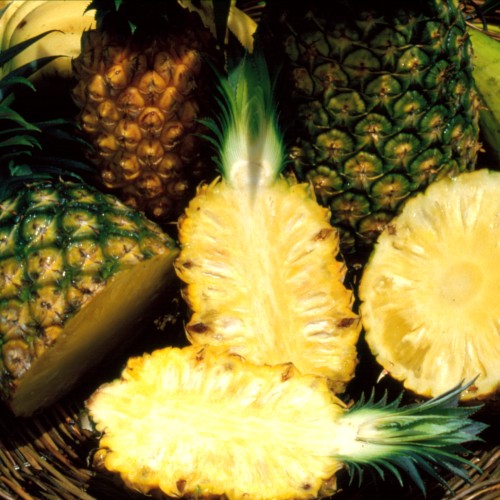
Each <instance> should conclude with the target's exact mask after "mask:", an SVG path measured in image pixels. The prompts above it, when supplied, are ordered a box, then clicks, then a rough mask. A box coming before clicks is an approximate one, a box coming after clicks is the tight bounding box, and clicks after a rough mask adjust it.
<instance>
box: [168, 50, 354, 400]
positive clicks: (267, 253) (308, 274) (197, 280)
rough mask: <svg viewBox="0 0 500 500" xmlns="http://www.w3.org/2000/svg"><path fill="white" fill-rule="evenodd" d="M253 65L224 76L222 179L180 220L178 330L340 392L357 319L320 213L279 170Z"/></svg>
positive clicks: (267, 98)
mask: <svg viewBox="0 0 500 500" xmlns="http://www.w3.org/2000/svg"><path fill="white" fill-rule="evenodd" d="M262 64H264V63H262V61H260V62H259V60H258V59H255V60H250V59H249V60H247V61H245V60H244V61H243V63H242V64H241V65H240V66H239V67H237V68H236V69H235V70H234V72H233V73H232V74H231V75H230V77H229V81H228V83H227V84H225V87H224V97H225V99H226V105H227V109H226V110H225V111H226V113H225V117H226V118H227V122H224V123H223V124H222V127H223V128H224V130H219V128H218V127H217V126H215V127H213V128H215V130H216V132H217V134H218V135H219V138H221V139H222V141H221V144H218V146H219V147H220V154H221V171H222V173H223V178H222V179H219V180H216V181H215V182H213V183H212V184H210V185H205V186H202V187H201V188H199V189H198V192H197V195H196V197H195V198H194V199H193V200H192V201H191V203H190V204H189V206H188V208H187V210H186V212H185V215H184V217H183V218H182V219H181V221H180V225H179V240H180V243H181V247H182V248H181V254H180V256H179V259H178V260H177V262H176V269H177V272H178V275H179V277H180V278H181V279H182V280H183V281H184V282H185V284H186V288H185V294H184V296H185V298H186V300H187V302H188V304H189V306H190V308H191V310H192V313H193V315H192V318H191V320H190V322H189V324H188V325H187V333H188V337H189V340H190V341H191V342H192V343H194V344H214V345H223V346H226V347H230V348H231V350H232V352H234V353H237V354H240V355H242V356H244V357H245V358H248V359H249V360H251V361H252V362H255V363H262V364H280V363H287V362H292V363H293V364H294V365H295V366H296V367H297V368H298V369H299V370H300V371H301V372H303V373H310V374H315V375H324V376H326V377H327V378H329V379H330V381H331V384H332V387H334V388H335V390H336V391H338V392H341V391H343V390H344V388H345V384H346V383H347V382H349V381H350V380H351V378H352V377H353V375H354V370H355V367H356V363H357V351H356V343H357V340H358V336H359V332H360V321H359V318H358V316H357V315H356V314H355V313H354V312H353V309H352V304H353V293H352V291H351V290H349V289H348V288H347V286H346V285H345V284H344V278H345V271H346V267H345V265H344V263H343V262H342V261H341V259H340V258H339V257H340V256H339V236H338V233H337V230H336V229H334V228H333V227H332V226H331V225H330V213H329V211H328V210H327V209H326V208H324V207H321V206H320V205H319V204H318V203H317V202H316V200H315V198H314V194H313V190H312V188H311V187H310V186H309V185H307V184H293V183H292V184H290V183H289V182H288V181H286V180H285V179H284V178H282V177H281V176H280V170H281V168H282V166H283V161H284V156H283V145H282V142H281V137H280V134H279V132H278V131H277V128H276V122H275V118H276V117H275V111H274V108H273V105H272V95H271V83H270V82H269V76H268V75H266V71H267V68H265V64H264V67H262ZM266 78H267V80H266ZM223 85H224V84H223Z"/></svg>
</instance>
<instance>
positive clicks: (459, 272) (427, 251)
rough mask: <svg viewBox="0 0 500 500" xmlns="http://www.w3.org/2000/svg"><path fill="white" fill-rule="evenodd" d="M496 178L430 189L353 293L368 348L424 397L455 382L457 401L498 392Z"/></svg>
mask: <svg viewBox="0 0 500 500" xmlns="http://www.w3.org/2000/svg"><path fill="white" fill-rule="evenodd" d="M499 193H500V173H499V172H493V171H489V170H487V169H482V170H478V171H476V172H473V173H465V174H461V175H459V176H457V177H456V178H453V179H450V178H446V179H442V180H440V181H437V182H435V183H434V184H431V185H430V187H429V188H428V189H427V191H426V192H425V193H424V194H421V195H418V196H417V197H415V198H413V199H411V200H409V201H408V203H407V204H406V205H405V207H404V209H403V211H402V213H401V214H400V215H399V216H398V217H397V218H396V219H394V221H393V222H392V223H391V224H390V225H389V226H388V227H387V228H386V229H385V231H384V232H383V233H382V234H381V236H380V238H379V240H378V242H377V244H376V247H375V250H374V252H373V253H372V256H371V257H370V260H369V262H368V264H367V266H366V268H365V271H364V273H363V276H362V279H361V283H360V289H359V293H360V299H361V301H362V304H361V308H360V312H361V317H362V322H363V325H364V328H365V330H366V341H367V343H368V345H369V347H370V349H371V350H372V352H373V353H374V355H375V356H376V358H377V360H378V362H379V363H380V364H381V365H382V366H383V367H384V368H385V370H386V371H387V372H389V373H390V374H391V375H392V376H393V377H394V378H396V379H398V380H403V381H404V385H405V386H406V387H407V388H408V389H410V390H412V391H414V392H416V393H418V394H421V395H424V396H434V395H436V394H439V393H441V392H443V391H446V390H448V389H450V388H451V387H453V386H454V385H455V384H457V383H458V382H460V381H463V380H466V381H469V380H472V379H474V378H475V377H477V379H476V380H475V383H474V384H473V385H472V386H471V387H470V388H469V389H468V390H467V391H466V392H464V394H463V396H462V398H463V399H464V400H465V399H475V398H485V397H487V396H490V395H492V394H493V393H495V392H496V391H497V390H498V388H499V386H500V267H499V266H498V262H499V261H500V197H499Z"/></svg>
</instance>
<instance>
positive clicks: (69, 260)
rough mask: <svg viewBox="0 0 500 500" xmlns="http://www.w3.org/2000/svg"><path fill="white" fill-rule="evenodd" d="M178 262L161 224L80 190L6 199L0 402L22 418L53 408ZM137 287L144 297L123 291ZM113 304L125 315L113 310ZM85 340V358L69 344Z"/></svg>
mask: <svg viewBox="0 0 500 500" xmlns="http://www.w3.org/2000/svg"><path fill="white" fill-rule="evenodd" d="M176 256H177V249H176V247H175V243H174V241H173V240H172V239H171V238H170V237H169V236H167V234H166V233H164V232H163V231H162V230H161V229H160V227H159V226H157V225H156V224H153V223H152V222H151V221H149V220H147V219H146V217H144V215H143V214H141V213H139V212H136V211H134V210H132V209H130V208H129V207H127V206H125V205H124V204H123V203H121V202H119V201H118V200H117V199H116V198H115V197H114V196H109V195H104V194H102V193H99V192H98V191H96V190H95V189H93V188H91V187H89V186H86V185H84V184H80V183H76V184H75V183H73V182H63V181H60V180H57V181H54V180H51V181H47V182H34V183H32V184H30V185H28V186H27V187H24V188H22V189H21V190H20V191H17V192H16V193H15V194H13V195H12V196H11V197H10V198H7V199H6V200H3V201H2V202H1V203H0V395H1V397H2V399H4V400H6V401H7V402H8V404H9V405H10V406H11V408H12V409H13V411H14V412H15V413H17V414H24V415H28V414H30V413H32V412H33V411H34V410H36V409H38V408H39V407H40V406H42V405H46V404H49V403H50V402H52V400H53V399H54V398H55V397H57V396H59V395H60V393H61V392H63V391H64V390H66V389H67V388H68V387H69V386H70V382H72V381H73V380H74V379H76V373H77V372H79V371H80V372H81V371H82V370H80V368H82V369H83V367H84V366H87V365H88V364H89V363H90V362H93V361H95V360H96V358H97V355H98V352H100V351H102V350H101V349H98V347H97V346H98V345H106V344H107V345H111V344H112V342H113V340H112V339H113V335H111V334H113V332H114V334H116V333H117V330H118V331H122V330H124V331H125V327H127V326H128V325H127V323H130V322H131V321H133V319H136V318H137V316H138V315H139V314H140V313H141V312H142V310H144V308H145V307H146V301H147V300H148V298H149V299H152V298H153V297H154V295H155V293H157V292H158V290H159V289H160V288H162V287H164V286H165V285H166V283H168V282H169V277H168V275H169V274H171V272H172V261H173V260H174V259H175V257H176ZM131 269H134V270H133V271H131ZM152 269H155V271H154V273H153V272H152ZM121 274H123V275H122V276H121V277H120V275H121ZM138 279H142V280H143V281H142V283H141V285H139V286H136V289H137V290H139V289H141V290H143V292H142V293H136V290H132V291H130V290H129V292H130V293H129V292H127V290H128V289H129V288H130V286H131V282H130V280H138ZM148 284H149V285H150V288H149V289H148ZM120 294H126V296H121V295H120ZM131 297H135V299H136V300H135V301H134V300H132V299H131ZM93 301H95V303H93ZM120 301H121V302H123V304H127V306H126V310H125V311H121V310H120V308H119V307H118V308H117V307H116V306H117V305H118V304H119V303H120ZM134 314H135V315H136V316H135V317H134ZM103 315H105V317H103ZM96 318H101V321H97V322H96ZM91 324H92V325H93V327H90V325H91ZM103 325H107V328H104V326H103ZM75 332H76V333H75ZM96 332H100V335H101V337H102V338H101V337H99V336H97V337H98V338H96V337H95V335H97V334H96ZM87 335H88V336H89V339H94V348H95V349H94V352H93V355H92V356H89V354H88V353H89V351H91V350H92V345H90V344H91V343H92V342H91V341H90V340H89V339H83V338H82V339H81V341H80V340H78V339H76V340H75V339H73V338H72V337H73V336H76V337H78V336H87ZM108 337H109V341H108V340H106V339H108ZM85 345H86V346H87V347H85ZM75 353H76V354H75ZM78 353H79V354H78ZM66 355H68V359H71V360H73V365H74V366H71V363H68V362H66V361H65V359H64V358H65V356H66ZM79 356H82V357H83V358H84V359H83V360H81V361H80V360H79ZM50 360H52V362H50ZM62 366H65V368H64V369H63V368H62ZM41 374H44V375H41ZM64 374H66V375H67V377H66V378H67V379H65V376H64ZM70 379H71V380H70ZM44 380H45V383H44Z"/></svg>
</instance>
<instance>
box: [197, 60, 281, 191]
mask: <svg viewBox="0 0 500 500" xmlns="http://www.w3.org/2000/svg"><path fill="white" fill-rule="evenodd" d="M219 89H220V94H221V98H219V99H218V103H219V106H220V109H221V113H220V116H219V117H218V120H217V121H215V120H203V123H204V124H205V125H206V126H207V127H208V128H209V129H210V130H211V131H212V132H213V133H214V134H215V138H214V137H207V139H208V140H209V141H210V142H211V143H212V144H213V145H214V146H215V148H216V150H217V151H218V154H219V156H218V158H217V159H216V161H217V163H218V165H219V169H220V171H221V173H222V175H223V177H224V178H225V180H226V182H228V183H229V184H231V185H232V186H233V187H235V188H240V189H247V190H248V191H249V192H254V191H255V190H256V189H257V188H258V187H259V186H266V185H270V184H272V182H273V181H274V180H275V179H276V177H277V176H278V175H279V173H280V171H281V170H282V168H283V165H284V162H285V151H284V146H283V137H282V135H281V132H280V130H279V126H278V116H277V112H276V107H275V103H274V99H273V94H274V82H273V81H272V80H271V78H270V75H269V71H268V68H267V64H266V61H265V58H264V57H263V56H262V54H261V53H260V52H259V51H256V52H254V53H252V54H250V53H248V52H247V53H245V55H244V56H243V57H242V59H241V60H240V62H239V63H238V64H237V65H236V66H235V67H234V69H232V70H229V74H228V77H227V78H221V79H220V85H219Z"/></svg>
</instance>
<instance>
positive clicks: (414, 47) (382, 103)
mask: <svg viewBox="0 0 500 500" xmlns="http://www.w3.org/2000/svg"><path fill="white" fill-rule="evenodd" d="M273 5H276V7H275V8H276V12H275V16H272V15H270V16H269V19H268V21H267V23H264V24H262V26H263V29H262V32H263V33H264V34H266V31H265V29H266V28H267V31H268V41H267V53H268V55H269V57H275V60H276V63H279V64H280V65H282V66H283V75H284V79H283V85H282V87H281V89H280V103H281V110H282V115H283V121H284V123H285V124H286V126H287V130H288V141H289V142H290V143H291V144H292V145H293V146H294V150H295V151H294V155H293V160H294V161H293V163H292V169H293V171H294V173H295V174H296V175H297V176H298V178H299V180H309V181H311V182H312V183H314V187H315V190H316V193H317V196H318V199H319V200H320V202H321V203H323V204H324V205H325V206H328V207H330V208H331V211H332V223H333V224H334V225H335V226H337V227H339V228H340V229H341V235H342V240H341V245H342V249H343V251H344V252H355V251H366V250H371V249H372V247H373V243H374V242H375V240H376V238H377V236H378V234H380V232H381V230H382V229H383V227H384V226H385V225H386V224H387V223H388V222H389V221H390V219H391V218H392V217H393V216H394V215H395V214H397V213H399V211H400V210H401V208H402V207H403V206H404V203H405V201H406V200H407V199H409V197H410V196H411V195H412V194H413V193H415V192H418V191H421V190H424V189H425V187H426V186H427V185H428V184H429V183H431V182H434V181H435V180H437V179H439V178H442V177H445V176H448V175H456V174H457V173H459V172H462V171H467V170H472V169H473V168H474V167H475V164H476V160H477V152H478V150H479V147H480V144H479V139H478V133H479V129H478V116H479V115H478V110H479V108H480V103H479V98H478V94H477V92H476V90H475V88H474V82H473V78H472V65H471V62H472V57H471V49H472V46H471V43H470V40H469V37H468V34H467V30H466V24H465V20H464V18H463V16H462V13H461V11H460V9H459V7H458V4H457V2H454V1H452V0H416V1H415V2H411V3H408V2H405V3H398V2H383V1H363V0H362V1H358V0H357V1H352V0H351V1H347V0H332V1H330V2H328V3H325V2H320V1H316V2H315V1H313V2H307V3H304V4H303V5H302V6H301V7H300V8H299V6H297V8H295V7H294V8H289V4H288V3H287V2H280V1H279V0H278V1H276V2H273ZM270 12H273V11H272V6H271V10H270ZM279 45H281V47H282V48H281V51H280V50H279ZM366 154H368V156H366ZM325 171H326V172H325ZM328 171H330V172H331V174H329V173H328ZM332 175H333V176H335V182H334V183H332V182H331V181H332ZM361 256H362V255H361Z"/></svg>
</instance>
